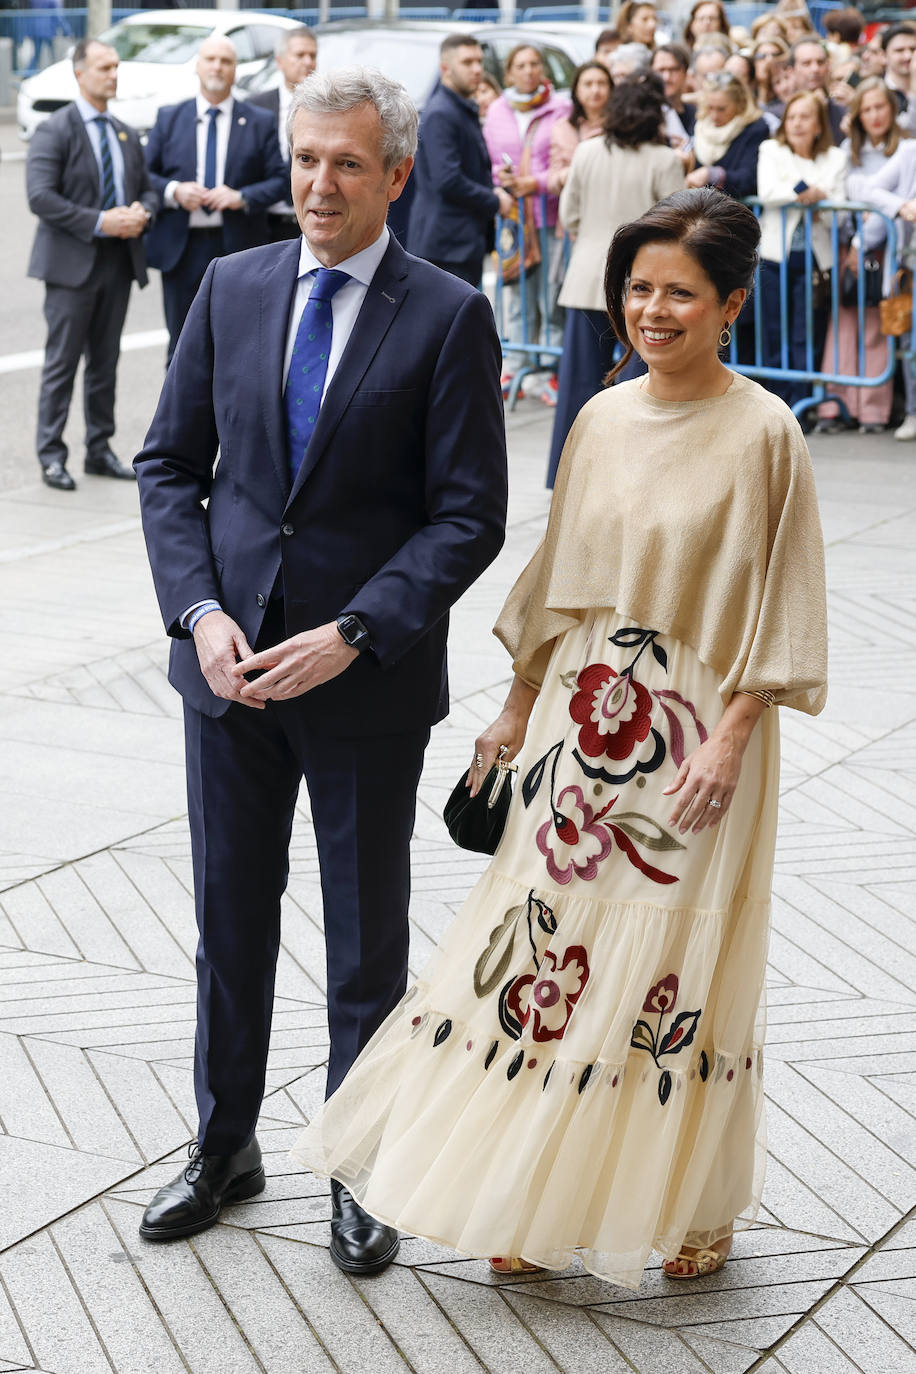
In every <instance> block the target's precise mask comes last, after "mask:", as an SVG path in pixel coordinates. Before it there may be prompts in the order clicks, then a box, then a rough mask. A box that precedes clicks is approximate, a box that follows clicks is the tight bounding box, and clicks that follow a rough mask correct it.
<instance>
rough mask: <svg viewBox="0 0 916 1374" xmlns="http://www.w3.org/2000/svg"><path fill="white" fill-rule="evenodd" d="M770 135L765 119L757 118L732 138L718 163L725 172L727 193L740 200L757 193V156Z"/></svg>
mask: <svg viewBox="0 0 916 1374" xmlns="http://www.w3.org/2000/svg"><path fill="white" fill-rule="evenodd" d="M769 137H770V128H769V125H768V124H767V122H766V120H765V119H755V120H754V122H753V124H748V125H747V127H746V128H744V129H742V130H741V132H740V134H738V136H737V138H734V139H732V141H731V143H730V144H729V145H728V147H727V148H726V150H725V152H724V153H723V155H722V157H720V158H719V163H718V165H719V166H720V167H721V168H722V170H723V171H724V173H725V181H724V182H723V183H722V186H721V188H720V189H721V190H723V191H724V192H725V193H726V195H729V196H734V197H735V198H736V199H737V200H740V199H741V198H742V197H743V196H756V194H757V157H758V154H759V152H760V145H761V143H762V142H763V141H764V139H765V138H769Z"/></svg>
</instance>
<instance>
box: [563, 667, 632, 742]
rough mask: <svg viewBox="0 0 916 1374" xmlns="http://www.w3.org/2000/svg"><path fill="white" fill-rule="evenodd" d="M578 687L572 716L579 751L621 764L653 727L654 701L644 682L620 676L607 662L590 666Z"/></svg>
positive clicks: (574, 697) (571, 709)
mask: <svg viewBox="0 0 916 1374" xmlns="http://www.w3.org/2000/svg"><path fill="white" fill-rule="evenodd" d="M576 682H577V683H578V685H579V690H578V692H576V693H575V695H574V696H573V698H572V700H571V701H570V703H569V714H570V715H571V716H572V718H573V720H574V721H575V722H576V724H577V725H580V726H581V727H582V728H581V729H580V731H579V748H580V749H581V750H582V752H583V754H587V755H588V757H589V758H591V759H597V758H601V756H602V755H603V754H606V755H607V757H608V758H610V759H616V760H617V761H618V762H620V761H621V760H622V759H625V758H628V757H629V756H630V754H631V753H632V752H633V749H634V748H635V747H636V745H637V744H641V743H642V742H643V740H644V739H645V738H646V736H647V735H648V733H649V730H650V727H651V725H652V698H651V696H650V695H649V692H648V691H647V690H646V688H645V687H643V685H642V683H641V682H634V681H633V680H632V678H630V677H628V676H623V677H618V675H617V673H616V672H615V671H614V669H613V668H609V667H608V665H607V664H606V663H590V664H589V665H588V667H587V668H583V669H582V671H581V673H580V674H579V676H578V677H577V678H576Z"/></svg>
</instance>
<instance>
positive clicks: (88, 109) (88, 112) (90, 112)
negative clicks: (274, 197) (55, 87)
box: [73, 95, 111, 124]
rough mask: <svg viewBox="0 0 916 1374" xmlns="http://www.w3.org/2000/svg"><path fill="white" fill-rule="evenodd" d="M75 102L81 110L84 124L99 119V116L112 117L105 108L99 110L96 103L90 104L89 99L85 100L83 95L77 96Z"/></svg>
mask: <svg viewBox="0 0 916 1374" xmlns="http://www.w3.org/2000/svg"><path fill="white" fill-rule="evenodd" d="M73 103H74V105H75V106H76V108H77V109H78V110H79V113H80V119H82V121H83V123H84V124H89V123H90V122H91V121H92V120H93V119H98V118H99V116H101V117H102V118H103V119H110V118H111V116H110V115H109V114H107V112H106V111H105V110H97V109H96V108H95V106H94V105H90V104H89V101H88V100H84V99H83V97H82V96H81V95H78V96H76V97H75V98H74V101H73Z"/></svg>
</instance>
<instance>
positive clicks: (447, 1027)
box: [433, 1021, 452, 1046]
mask: <svg viewBox="0 0 916 1374" xmlns="http://www.w3.org/2000/svg"><path fill="white" fill-rule="evenodd" d="M451 1033H452V1023H451V1021H443V1022H442V1025H441V1026H440V1027H439V1029H438V1030H437V1031H436V1034H435V1035H434V1036H433V1045H434V1046H435V1045H441V1044H442V1042H443V1040H447V1039H448V1038H449V1036H450V1035H451Z"/></svg>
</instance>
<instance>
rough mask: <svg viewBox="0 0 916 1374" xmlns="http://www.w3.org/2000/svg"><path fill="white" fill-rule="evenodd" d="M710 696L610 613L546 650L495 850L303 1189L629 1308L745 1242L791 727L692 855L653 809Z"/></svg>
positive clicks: (746, 766)
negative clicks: (650, 1271)
mask: <svg viewBox="0 0 916 1374" xmlns="http://www.w3.org/2000/svg"><path fill="white" fill-rule="evenodd" d="M718 688H719V678H718V677H717V675H716V674H715V673H714V672H713V671H712V670H711V669H710V668H709V667H707V666H705V665H704V664H702V663H701V662H700V661H699V659H698V658H697V656H696V654H695V653H694V652H693V650H692V649H690V648H688V647H686V646H685V645H683V644H681V643H679V642H678V641H676V640H674V639H672V638H669V637H667V636H662V635H659V634H656V633H654V632H653V631H652V630H651V629H647V628H645V627H642V626H639V625H636V624H635V623H634V622H633V621H632V620H628V619H626V618H624V617H622V616H620V615H618V614H617V613H616V612H615V611H607V610H602V611H598V612H596V613H594V614H592V615H590V616H588V617H587V618H586V620H585V622H584V623H583V624H581V625H580V626H578V627H577V628H576V629H574V630H571V631H569V632H568V633H567V634H566V635H564V636H563V637H562V638H561V639H560V640H558V642H557V645H556V647H555V649H554V653H553V656H552V658H551V663H550V667H549V669H548V672H547V675H546V678H545V681H544V686H543V690H542V692H541V694H540V697H539V699H538V702H537V705H536V707H535V711H534V713H533V715H532V718H531V723H530V726H529V731H528V738H527V740H526V743H525V747H524V750H523V751H522V754H521V755H520V756H519V759H518V764H519V771H518V773H517V775H516V777H515V786H514V794H513V800H512V806H511V808H510V814H509V821H508V824H507V827H506V831H505V834H504V836H503V839H502V842H501V844H500V847H499V849H498V851H497V853H496V855H495V857H494V859H493V861H492V863H491V864H490V866H489V868H488V869H487V871H486V872H485V873H484V875H483V876H482V877H481V879H480V880H479V882H478V883H477V884H476V886H475V887H474V889H473V891H472V892H471V894H470V896H469V897H468V899H467V901H466V902H465V904H464V906H463V907H462V909H461V911H460V913H459V915H458V916H457V917H456V919H455V922H454V924H453V925H452V927H451V929H450V930H449V932H448V934H447V936H446V938H445V939H444V941H443V943H442V945H441V947H440V949H439V950H438V951H437V953H436V955H435V956H434V958H433V959H432V961H431V964H430V967H429V968H428V969H427V970H426V972H425V973H424V976H423V977H422V979H421V980H420V981H419V982H418V983H417V984H416V985H415V986H413V987H412V988H410V989H409V990H408V992H407V994H406V995H405V997H404V998H403V1000H402V1001H401V1003H400V1004H399V1005H398V1006H397V1007H396V1008H395V1010H394V1011H393V1012H392V1014H391V1015H390V1017H389V1018H388V1019H387V1020H386V1022H385V1023H384V1024H383V1025H382V1027H381V1028H380V1030H379V1031H378V1032H377V1034H376V1035H375V1036H374V1038H373V1039H372V1040H371V1041H370V1043H369V1044H368V1045H367V1046H366V1048H365V1050H364V1051H363V1053H362V1054H361V1055H360V1057H359V1059H358V1060H357V1061H356V1063H355V1064H354V1066H353V1068H352V1069H351V1070H350V1072H349V1074H348V1075H347V1078H346V1080H345V1081H344V1083H343V1084H342V1085H341V1087H340V1088H339V1089H338V1090H337V1092H336V1093H335V1094H334V1096H333V1097H332V1098H331V1099H330V1101H329V1102H328V1103H327V1104H326V1106H325V1108H324V1109H323V1111H322V1112H321V1113H320V1114H319V1115H318V1117H317V1118H316V1119H315V1120H314V1121H313V1122H312V1124H311V1125H310V1126H309V1127H308V1129H307V1130H306V1131H305V1132H304V1133H303V1135H302V1137H301V1138H300V1140H299V1141H298V1142H297V1144H296V1146H295V1148H294V1150H293V1158H294V1159H295V1160H296V1161H297V1162H298V1163H300V1164H301V1165H303V1166H304V1167H305V1168H308V1169H312V1170H314V1171H315V1172H316V1173H320V1174H325V1175H331V1176H333V1177H334V1178H337V1179H339V1180H340V1181H341V1182H342V1183H343V1184H345V1185H346V1187H347V1188H349V1189H350V1191H351V1192H352V1193H353V1195H354V1197H355V1198H356V1199H357V1200H358V1201H359V1202H360V1203H361V1204H362V1206H363V1207H365V1208H366V1210H367V1211H368V1212H370V1213H371V1214H372V1215H373V1216H375V1217H377V1218H379V1219H380V1220H382V1221H385V1222H388V1223H389V1224H391V1225H394V1226H398V1227H400V1228H401V1229H402V1230H404V1231H410V1232H413V1233H415V1234H418V1235H422V1236H426V1237H428V1238H429V1239H432V1240H437V1241H440V1242H442V1243H444V1244H446V1245H449V1246H452V1247H453V1248H454V1249H455V1250H458V1251H460V1252H462V1253H464V1254H468V1255H476V1256H489V1255H503V1256H505V1255H517V1256H522V1257H524V1258H525V1259H527V1260H529V1261H531V1262H532V1263H535V1264H540V1265H544V1266H545V1267H547V1268H551V1269H563V1268H565V1267H566V1266H567V1265H568V1264H569V1263H570V1260H571V1257H572V1255H573V1253H574V1252H578V1254H579V1256H580V1258H581V1260H582V1262H583V1263H584V1265H585V1266H586V1268H588V1269H589V1270H591V1272H592V1273H594V1274H597V1275H598V1276H600V1277H602V1278H606V1279H608V1280H611V1281H613V1282H615V1283H619V1284H623V1285H624V1286H626V1287H631V1288H632V1287H636V1286H637V1285H638V1283H639V1280H640V1276H641V1274H642V1271H643V1268H644V1266H645V1263H646V1260H647V1258H648V1255H649V1253H650V1251H651V1250H653V1249H655V1250H657V1251H659V1252H660V1253H661V1255H662V1256H663V1257H665V1258H670V1257H673V1256H674V1255H675V1254H676V1253H677V1252H678V1250H679V1249H680V1248H681V1246H682V1245H683V1244H684V1243H687V1244H691V1245H707V1244H711V1243H712V1242H713V1241H715V1240H717V1239H719V1238H720V1237H722V1236H724V1235H726V1234H727V1233H728V1232H729V1231H730V1230H731V1228H732V1225H733V1224H735V1225H736V1226H739V1227H740V1226H741V1225H747V1224H749V1223H750V1221H752V1220H753V1218H754V1215H755V1213H756V1208H757V1205H758V1203H759V1199H760V1191H761V1187H762V1182H763V1163H764V1156H765V1147H764V1140H763V1121H762V1083H761V1075H762V1057H761V1045H762V1039H763V984H764V969H765V962H766V952H767V936H768V926H769V896H770V882H771V877H772V867H773V850H774V843H775V833H776V803H777V790H778V766H779V763H778V760H779V736H778V722H777V712H776V711H767V712H766V713H765V714H764V716H763V718H762V719H761V721H760V723H759V725H758V726H757V727H756V728H755V730H754V733H753V735H752V737H751V741H750V744H749V746H748V749H747V751H746V753H745V756H744V762H743V766H742V771H741V777H740V781H739V784H738V788H737V791H736V793H735V796H734V798H733V800H732V804H731V807H730V808H729V810H728V811H727V813H726V814H725V816H724V818H723V820H722V821H721V823H720V824H719V825H718V826H715V827H712V828H709V829H706V830H704V831H701V832H700V834H698V835H694V834H692V833H689V832H688V833H687V834H685V835H682V834H681V833H680V832H679V831H678V830H676V829H674V828H673V827H672V826H671V825H670V824H669V821H668V817H669V816H670V814H671V809H672V806H673V804H674V799H673V798H672V797H670V796H669V797H664V796H663V795H662V790H663V788H665V787H666V786H667V785H668V784H669V783H670V782H671V781H672V779H673V778H674V775H675V773H676V772H677V768H678V766H679V764H680V762H681V760H682V759H683V758H684V757H685V756H686V755H688V754H689V753H690V752H692V750H694V749H695V748H696V747H697V746H698V744H699V743H700V742H701V741H702V740H703V739H705V738H706V737H707V735H708V734H709V733H710V732H711V731H712V729H713V728H714V727H715V725H716V723H717V721H718V720H719V718H720V716H721V714H722V710H723V704H722V700H721V697H720V695H719V690H718Z"/></svg>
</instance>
